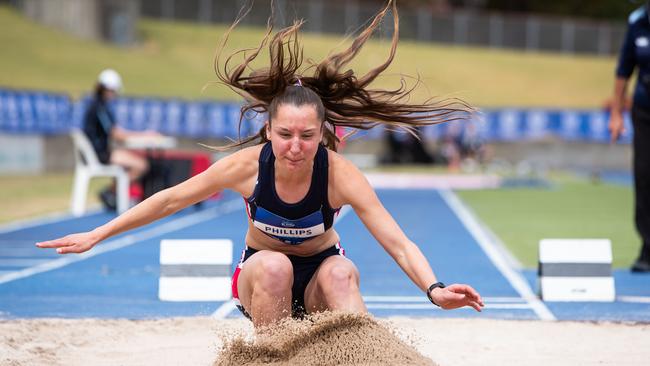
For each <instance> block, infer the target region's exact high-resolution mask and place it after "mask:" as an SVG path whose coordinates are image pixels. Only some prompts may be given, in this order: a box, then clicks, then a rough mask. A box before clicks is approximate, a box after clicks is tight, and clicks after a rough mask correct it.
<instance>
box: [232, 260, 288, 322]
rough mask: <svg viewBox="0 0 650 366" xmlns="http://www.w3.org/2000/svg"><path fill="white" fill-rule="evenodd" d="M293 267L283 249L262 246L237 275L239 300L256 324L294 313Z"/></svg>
mask: <svg viewBox="0 0 650 366" xmlns="http://www.w3.org/2000/svg"><path fill="white" fill-rule="evenodd" d="M292 283H293V268H292V265H291V261H289V258H287V256H286V255H284V254H282V253H277V252H272V251H268V250H261V251H259V252H256V253H255V254H253V255H251V256H250V258H248V259H247V260H246V261H245V262H244V264H243V266H242V268H241V270H240V272H239V276H238V278H237V290H238V295H239V301H240V302H241V305H242V306H243V307H244V309H245V310H246V312H247V313H248V314H249V315H250V316H251V318H252V319H251V320H252V321H253V324H254V325H255V327H258V326H264V325H269V324H272V323H274V322H276V321H277V320H280V319H282V318H285V317H288V316H290V315H291V285H292Z"/></svg>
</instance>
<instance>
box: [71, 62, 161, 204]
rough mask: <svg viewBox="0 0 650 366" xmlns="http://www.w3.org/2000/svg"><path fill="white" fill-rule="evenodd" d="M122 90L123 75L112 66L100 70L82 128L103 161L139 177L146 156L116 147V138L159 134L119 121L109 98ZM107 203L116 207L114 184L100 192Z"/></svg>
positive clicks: (122, 138) (112, 97) (144, 171)
mask: <svg viewBox="0 0 650 366" xmlns="http://www.w3.org/2000/svg"><path fill="white" fill-rule="evenodd" d="M121 90H122V78H121V77H120V75H119V74H118V73H117V72H116V71H115V70H112V69H106V70H104V71H102V72H101V73H100V74H99V77H98V78H97V85H96V86H95V92H94V95H93V100H92V102H91V103H90V105H89V106H88V109H87V110H86V113H85V115H84V120H83V130H84V133H85V134H86V136H88V139H89V140H90V143H91V144H92V146H93V148H94V149H95V152H96V153H97V157H98V158H99V161H100V162H101V163H102V164H115V165H119V166H122V167H124V168H125V169H126V170H127V172H128V174H129V178H130V179H131V181H135V180H137V179H139V178H140V177H141V176H142V175H144V174H145V173H146V172H147V171H148V170H149V164H148V163H147V159H146V158H145V157H143V156H141V155H138V154H136V153H134V152H132V151H129V150H126V149H121V148H115V149H114V148H113V147H112V144H113V141H118V142H124V141H125V140H126V139H128V138H129V137H131V136H144V135H147V136H158V135H159V134H158V133H157V132H155V131H129V130H126V129H124V128H122V127H120V126H118V125H117V124H116V121H115V117H114V115H113V112H112V111H111V109H110V107H109V102H110V101H111V100H112V99H114V98H115V97H116V96H117V94H118V93H119V92H120V91H121ZM100 199H101V201H102V203H103V204H104V207H105V208H107V209H110V210H115V206H116V199H115V185H114V184H113V185H111V186H109V187H108V188H106V189H105V190H103V191H102V192H101V193H100Z"/></svg>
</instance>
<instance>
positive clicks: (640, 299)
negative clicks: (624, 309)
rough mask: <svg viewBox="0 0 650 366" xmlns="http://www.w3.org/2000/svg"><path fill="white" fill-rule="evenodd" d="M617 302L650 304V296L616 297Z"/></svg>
mask: <svg viewBox="0 0 650 366" xmlns="http://www.w3.org/2000/svg"><path fill="white" fill-rule="evenodd" d="M616 301H620V302H631V303H637V304H650V296H616Z"/></svg>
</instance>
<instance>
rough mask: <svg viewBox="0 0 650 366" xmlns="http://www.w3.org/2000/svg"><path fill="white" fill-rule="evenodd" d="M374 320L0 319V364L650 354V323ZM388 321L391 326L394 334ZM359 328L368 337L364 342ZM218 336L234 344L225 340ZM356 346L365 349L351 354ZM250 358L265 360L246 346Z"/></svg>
mask: <svg viewBox="0 0 650 366" xmlns="http://www.w3.org/2000/svg"><path fill="white" fill-rule="evenodd" d="M379 323H380V324H381V326H380V325H378V324H377V323H376V322H374V321H372V320H368V319H364V318H354V317H352V318H347V319H339V320H336V319H334V320H332V319H329V320H328V321H325V322H323V323H322V324H319V325H318V326H316V327H315V329H311V330H309V329H307V328H300V326H298V328H294V331H295V333H294V334H292V335H288V336H286V337H284V338H283V337H280V341H279V342H278V338H275V339H274V341H275V342H273V343H272V344H268V343H267V344H265V343H264V342H263V341H262V342H258V343H255V342H254V341H253V328H252V326H251V324H250V322H249V321H248V320H245V319H227V320H215V319H211V318H199V317H197V318H173V319H160V320H140V321H132V320H97V319H80V320H70V319H33V320H3V321H0V365H12V366H15V365H30V366H31V365H71V366H74V365H93V366H99V365H156V366H160V365H213V364H215V363H216V364H217V365H221V364H227V362H228V358H227V357H226V358H224V357H223V356H224V355H225V353H228V352H231V353H230V354H229V355H228V357H230V356H233V355H237V352H238V351H241V350H246V349H248V350H251V349H254V350H257V351H260V352H259V354H258V355H262V356H263V357H269V356H270V357H271V358H269V359H267V361H268V360H271V361H274V362H276V363H275V364H276V365H277V364H282V362H287V360H293V361H296V362H300V361H298V360H303V361H304V360H306V358H305V357H307V358H308V357H315V356H314V355H313V354H312V353H314V352H315V353H316V354H319V355H320V356H319V357H332V355H331V354H330V356H326V355H325V354H327V352H322V351H323V350H322V349H321V348H322V347H323V345H331V343H332V342H334V340H335V339H336V340H346V341H348V342H349V347H348V348H346V347H343V348H341V349H340V351H341V353H340V354H339V356H340V355H343V354H347V356H345V357H350V359H349V361H350V362H354V361H360V362H361V364H363V360H368V359H371V360H373V361H377V358H376V357H377V355H381V356H382V357H383V356H385V357H386V358H387V360H388V361H389V362H390V363H384V362H383V361H386V360H383V361H378V362H377V363H374V362H372V361H371V362H367V363H366V364H398V363H394V362H397V360H398V359H406V364H417V363H409V359H407V358H408V357H412V359H411V360H412V361H414V362H424V363H423V364H434V362H435V363H436V364H439V365H443V366H446V365H518V366H519V365H521V364H526V366H535V365H544V366H548V365H645V364H647V362H648V360H649V359H650V347H648V340H649V339H650V325H649V324H615V323H579V322H541V321H510V320H489V319H433V318H390V319H388V320H383V319H382V320H380V321H379ZM294 326H295V325H294ZM386 328H390V329H394V331H395V332H397V333H398V335H397V337H395V335H394V332H392V331H389V330H387V329H386ZM360 334H362V335H364V337H369V339H366V340H368V341H370V340H372V342H364V338H363V337H359V336H358V335H360ZM224 337H225V339H227V340H229V341H232V343H229V344H224V343H223V342H222V339H224ZM237 337H240V338H239V340H237ZM355 337H356V339H355ZM397 338H399V339H397ZM268 339H273V337H271V338H268ZM378 341H381V342H382V344H377V343H376V342H378ZM237 342H239V343H237ZM334 343H336V342H334ZM411 346H413V347H414V349H413V347H411ZM224 347H225V348H224ZM228 347H231V348H228ZM233 347H234V348H233ZM247 347H248V348H247ZM264 347H266V348H264ZM293 348H296V349H293ZM297 348H300V349H297ZM315 348H317V350H316V351H314V350H315ZM269 350H270V353H265V352H266V351H269ZM274 350H275V351H274ZM337 350H339V349H332V350H331V351H332V352H335V351H337ZM355 350H356V351H357V352H370V353H371V354H366V355H364V354H356V355H354V354H351V352H354V351H355ZM219 351H221V355H222V357H221V358H218V353H219ZM276 351H279V352H280V353H276V354H274V353H273V352H276ZM308 351H309V352H308ZM388 351H390V352H388ZM416 351H417V352H416ZM224 352H225V353H224ZM346 352H347V353H346ZM391 352H392V353H391ZM387 353H389V354H387ZM310 354H312V355H311V356H310ZM324 355H325V356H324ZM423 356H424V357H423ZM247 357H250V361H251V362H260V361H262V359H260V358H255V356H254V355H253V356H251V354H248V355H247ZM336 357H337V356H334V357H333V359H334V360H339V361H340V360H341V359H340V358H336ZM355 357H356V358H355ZM364 357H365V358H364ZM373 357H375V358H373ZM323 360H324V359H322V358H321V359H319V361H323ZM224 362H226V363H224ZM286 364H299V363H293V362H292V363H286ZM321 364H327V363H321ZM348 364H350V363H348Z"/></svg>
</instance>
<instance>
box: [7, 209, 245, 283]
mask: <svg viewBox="0 0 650 366" xmlns="http://www.w3.org/2000/svg"><path fill="white" fill-rule="evenodd" d="M242 205H243V201H242V200H241V199H240V198H237V199H233V200H230V201H228V202H224V203H223V204H222V205H219V206H218V207H214V208H209V209H206V210H203V211H201V212H197V213H193V214H189V215H187V216H183V217H181V218H179V219H175V220H171V221H169V222H167V223H165V224H164V225H157V226H155V227H153V228H152V229H149V230H143V231H141V232H139V233H137V234H131V235H126V236H123V237H121V238H119V239H115V240H110V241H107V242H106V243H103V244H100V245H99V246H97V247H96V248H93V249H92V250H90V251H88V252H85V253H81V254H77V255H70V254H68V255H65V256H61V257H58V259H54V260H51V261H48V262H46V263H43V264H40V265H37V266H34V267H30V268H25V269H23V270H20V271H15V272H11V273H8V274H4V275H0V284H3V283H7V282H10V281H14V280H17V279H20V278H25V277H29V276H33V275H35V274H37V273H42V272H46V271H51V270H53V269H57V268H61V267H63V266H67V265H68V264H71V263H75V262H79V261H82V260H86V259H88V258H91V257H94V256H96V255H100V254H103V253H107V252H110V251H113V250H116V249H121V248H124V247H127V246H129V245H133V244H136V243H139V242H142V241H144V240H147V239H151V238H155V237H158V236H161V235H164V234H167V233H170V232H174V231H176V230H180V229H183V228H186V227H189V226H192V225H196V224H198V223H200V222H203V221H207V220H212V219H214V218H216V217H219V216H221V215H225V214H228V213H230V212H233V211H235V210H238V209H241V208H242Z"/></svg>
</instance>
